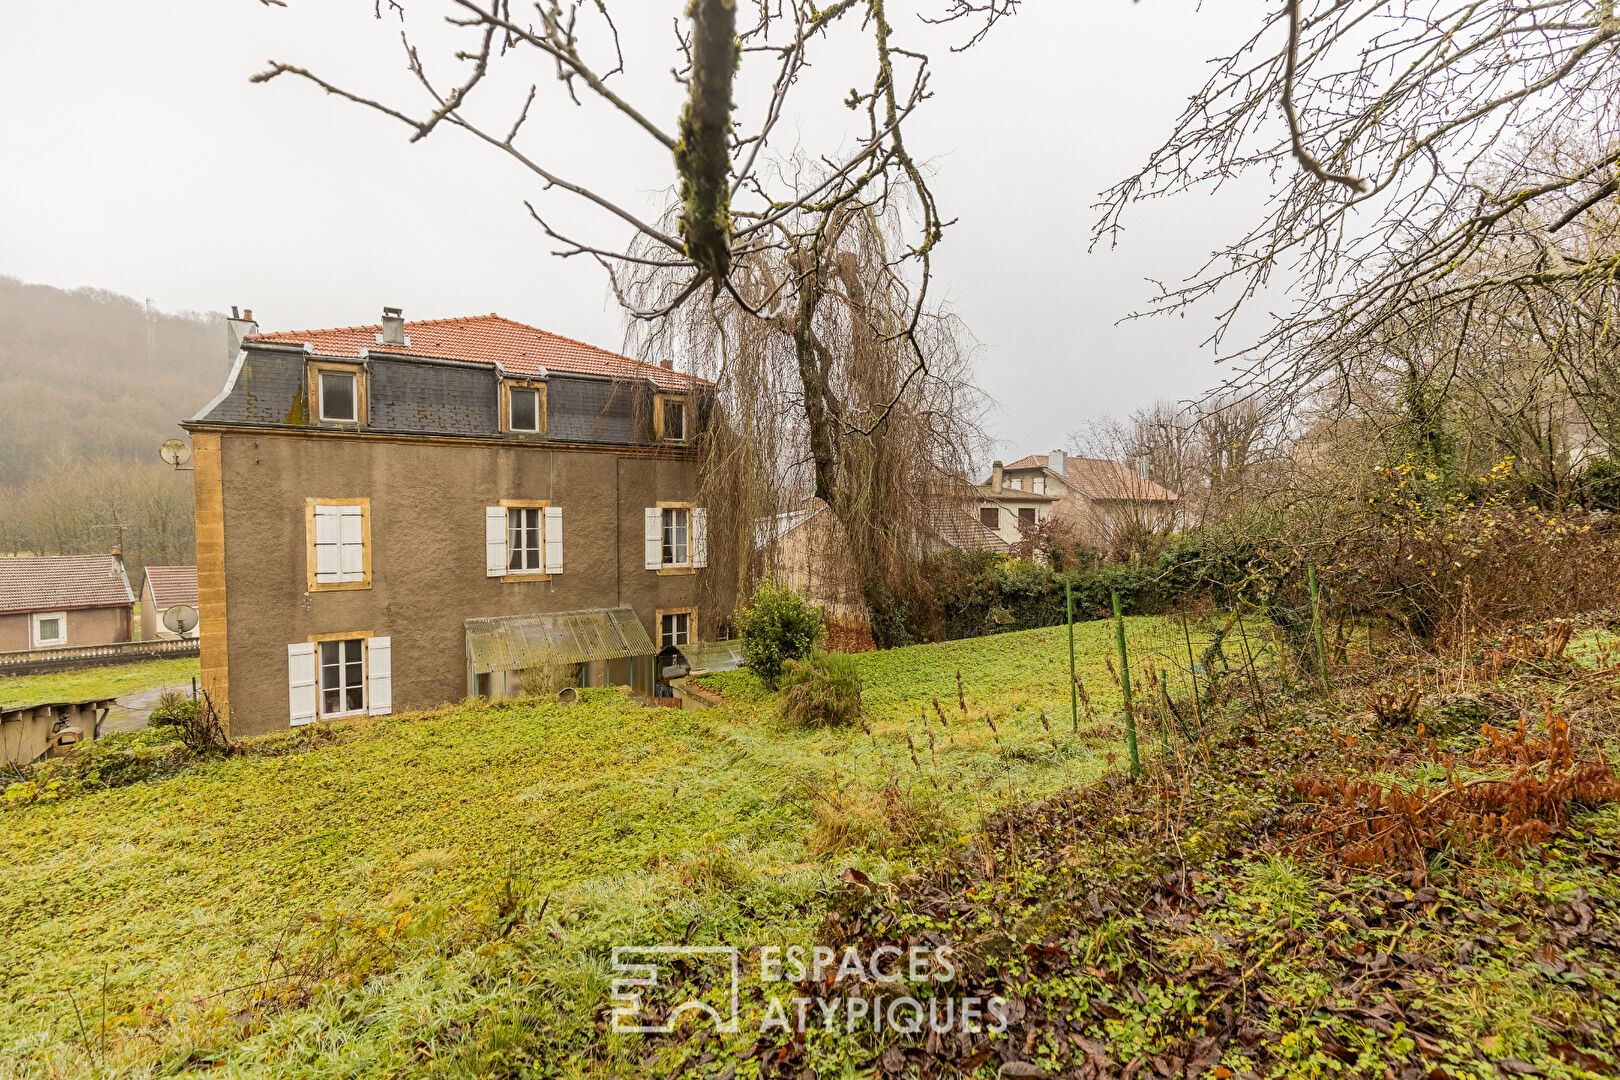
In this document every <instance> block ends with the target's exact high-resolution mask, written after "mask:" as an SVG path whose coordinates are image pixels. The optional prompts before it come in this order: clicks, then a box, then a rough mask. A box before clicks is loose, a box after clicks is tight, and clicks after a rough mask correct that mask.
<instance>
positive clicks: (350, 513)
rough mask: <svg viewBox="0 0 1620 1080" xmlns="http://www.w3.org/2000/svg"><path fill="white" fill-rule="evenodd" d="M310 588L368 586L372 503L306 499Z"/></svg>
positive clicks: (367, 501)
mask: <svg viewBox="0 0 1620 1080" xmlns="http://www.w3.org/2000/svg"><path fill="white" fill-rule="evenodd" d="M304 502H305V518H306V529H307V532H308V537H307V543H308V558H309V582H308V584H309V588H310V590H311V591H318V590H321V589H369V588H370V587H371V500H370V499H306V500H304Z"/></svg>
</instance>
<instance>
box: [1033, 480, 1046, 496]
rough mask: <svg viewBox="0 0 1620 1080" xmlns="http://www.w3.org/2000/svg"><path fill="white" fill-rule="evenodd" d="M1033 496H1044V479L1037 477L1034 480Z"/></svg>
mask: <svg viewBox="0 0 1620 1080" xmlns="http://www.w3.org/2000/svg"><path fill="white" fill-rule="evenodd" d="M1035 494H1037V495H1045V494H1046V477H1044V476H1037V477H1036V478H1035Z"/></svg>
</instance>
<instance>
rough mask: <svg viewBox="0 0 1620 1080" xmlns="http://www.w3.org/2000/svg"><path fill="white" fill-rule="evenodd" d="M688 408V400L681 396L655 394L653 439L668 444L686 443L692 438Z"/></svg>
mask: <svg viewBox="0 0 1620 1080" xmlns="http://www.w3.org/2000/svg"><path fill="white" fill-rule="evenodd" d="M686 406H687V401H686V398H685V397H684V396H682V395H680V394H654V395H653V438H654V439H657V440H660V441H668V442H685V441H686V440H687V439H688V438H690V437H691V426H692V425H691V423H690V419H691V418H690V417H688V416H687V415H686Z"/></svg>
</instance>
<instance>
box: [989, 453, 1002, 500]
mask: <svg viewBox="0 0 1620 1080" xmlns="http://www.w3.org/2000/svg"><path fill="white" fill-rule="evenodd" d="M1001 483H1002V470H1001V462H999V461H992V462H991V463H990V490H991V491H993V492H995V493H996V494H997V495H1000V494H1001Z"/></svg>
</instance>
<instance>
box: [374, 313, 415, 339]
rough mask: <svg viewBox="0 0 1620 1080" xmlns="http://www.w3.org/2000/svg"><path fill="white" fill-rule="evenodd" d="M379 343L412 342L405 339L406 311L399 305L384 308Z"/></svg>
mask: <svg viewBox="0 0 1620 1080" xmlns="http://www.w3.org/2000/svg"><path fill="white" fill-rule="evenodd" d="M377 344H379V345H399V346H401V347H403V346H405V345H408V344H410V343H409V342H407V341H406V340H405V313H404V312H403V311H402V310H401V309H400V308H397V307H385V308H383V316H382V333H380V334H378V335H377Z"/></svg>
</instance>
